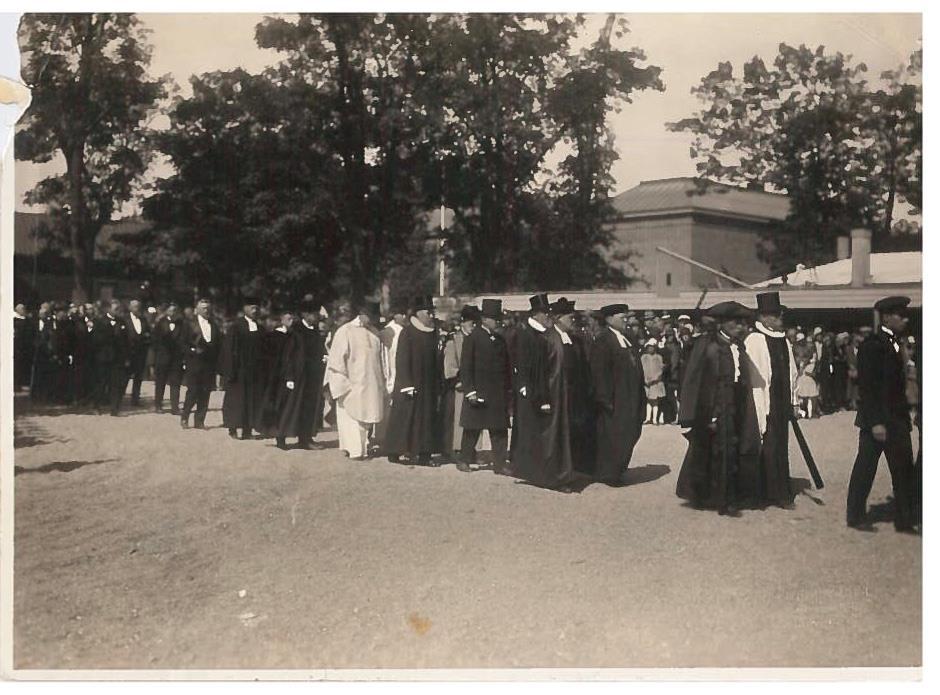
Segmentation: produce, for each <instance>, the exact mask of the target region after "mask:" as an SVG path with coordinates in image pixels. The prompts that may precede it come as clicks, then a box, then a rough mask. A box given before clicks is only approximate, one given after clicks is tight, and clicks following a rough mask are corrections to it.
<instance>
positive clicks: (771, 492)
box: [760, 336, 793, 505]
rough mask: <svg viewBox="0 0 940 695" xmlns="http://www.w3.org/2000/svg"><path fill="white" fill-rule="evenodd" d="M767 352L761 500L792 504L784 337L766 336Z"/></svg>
mask: <svg viewBox="0 0 940 695" xmlns="http://www.w3.org/2000/svg"><path fill="white" fill-rule="evenodd" d="M765 338H766V340H767V350H768V352H769V353H770V410H769V412H768V413H767V429H766V431H765V432H764V439H763V442H762V443H761V450H760V481H761V488H760V499H761V500H765V501H768V502H773V503H775V504H780V505H787V504H790V503H792V502H793V493H792V491H791V489H790V455H789V448H790V417H791V416H792V414H793V402H792V399H791V386H790V354H789V350H787V339H786V338H774V337H771V336H765Z"/></svg>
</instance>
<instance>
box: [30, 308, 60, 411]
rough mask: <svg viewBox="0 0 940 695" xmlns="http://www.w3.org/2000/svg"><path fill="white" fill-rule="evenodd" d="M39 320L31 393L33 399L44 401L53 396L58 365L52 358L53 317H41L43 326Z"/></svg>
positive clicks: (37, 322) (37, 321) (37, 323)
mask: <svg viewBox="0 0 940 695" xmlns="http://www.w3.org/2000/svg"><path fill="white" fill-rule="evenodd" d="M39 321H40V319H36V333H35V336H36V339H35V352H34V353H33V376H32V383H31V386H30V394H29V395H30V398H32V399H33V400H35V401H38V402H43V401H48V400H49V399H50V398H52V392H53V389H54V387H55V378H56V367H55V362H54V361H53V359H52V344H51V342H50V335H51V333H52V319H51V318H48V317H47V318H44V319H41V321H42V327H41V328H40V326H39Z"/></svg>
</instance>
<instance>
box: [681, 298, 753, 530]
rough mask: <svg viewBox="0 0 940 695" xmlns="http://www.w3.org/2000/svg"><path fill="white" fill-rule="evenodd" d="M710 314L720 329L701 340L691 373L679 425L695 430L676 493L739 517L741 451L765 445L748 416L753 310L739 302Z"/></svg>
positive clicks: (713, 309)
mask: <svg viewBox="0 0 940 695" xmlns="http://www.w3.org/2000/svg"><path fill="white" fill-rule="evenodd" d="M706 315H707V317H708V318H709V319H710V320H711V321H714V322H715V327H716V329H717V330H716V331H715V332H714V333H706V334H704V335H702V336H701V337H700V338H698V339H697V340H696V341H695V345H694V347H693V349H692V354H691V357H690V359H689V365H688V367H687V368H686V372H685V380H684V382H683V385H682V393H683V397H682V401H681V403H680V406H679V425H680V426H682V427H688V428H690V429H689V431H688V432H687V433H685V437H686V438H687V439H688V440H689V448H688V450H687V452H686V455H685V459H684V460H683V461H682V469H681V470H680V471H679V479H678V482H677V484H676V495H678V496H679V497H681V498H683V499H686V500H689V501H690V502H691V503H692V504H693V505H695V506H697V507H713V508H716V509H717V510H718V513H719V514H724V515H728V516H737V515H738V511H737V509H738V506H737V505H738V500H737V478H738V472H739V467H740V462H741V458H742V457H741V452H742V451H744V452H749V451H751V450H755V449H759V441H760V440H759V437H760V435H759V434H758V432H757V423H756V418H748V417H747V410H748V403H749V402H750V394H749V393H747V389H748V385H747V372H746V365H745V363H744V360H743V354H744V345H743V343H742V342H741V340H742V338H743V337H744V335H745V332H746V323H745V322H746V321H747V320H748V319H749V318H750V315H751V311H750V310H749V309H748V308H747V307H745V306H743V305H742V304H739V303H738V302H721V303H719V304H716V305H714V306H713V307H711V308H709V309H708V311H707V312H706ZM751 424H753V432H752V431H751V429H750V428H751ZM755 442H757V444H755ZM755 465H756V464H755Z"/></svg>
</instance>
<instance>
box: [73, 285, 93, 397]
mask: <svg viewBox="0 0 940 695" xmlns="http://www.w3.org/2000/svg"><path fill="white" fill-rule="evenodd" d="M69 320H70V321H71V324H72V339H73V345H74V360H73V362H74V364H73V366H72V400H73V401H74V402H75V403H77V404H81V405H87V404H88V403H89V401H91V400H92V397H93V395H94V372H95V355H94V343H93V340H92V335H91V334H92V333H93V332H94V320H95V305H94V304H90V303H89V304H82V305H78V306H76V307H75V311H74V312H73V313H72V315H71V316H70V317H69Z"/></svg>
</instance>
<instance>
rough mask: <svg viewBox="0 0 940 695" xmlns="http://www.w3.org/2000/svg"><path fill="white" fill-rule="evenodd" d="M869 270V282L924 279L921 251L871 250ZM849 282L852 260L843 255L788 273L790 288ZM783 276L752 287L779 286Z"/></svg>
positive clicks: (887, 282)
mask: <svg viewBox="0 0 940 695" xmlns="http://www.w3.org/2000/svg"><path fill="white" fill-rule="evenodd" d="M869 272H870V274H871V279H870V281H869V282H870V284H872V285H904V284H912V283H917V284H919V283H920V282H921V281H922V279H923V258H922V254H921V252H920V251H897V252H894V253H873V254H871V256H870V265H869ZM851 283H852V259H851V258H844V259H842V260H841V261H833V262H832V263H826V264H824V265H819V266H816V267H815V268H802V269H799V270H795V271H793V272H792V273H788V274H787V284H788V285H789V286H791V287H804V286H806V285H810V286H817V287H834V286H839V285H850V284H851ZM782 284H783V276H778V277H775V278H771V279H770V280H764V281H763V282H759V283H757V284H755V285H754V286H755V287H770V286H772V285H782Z"/></svg>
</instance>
